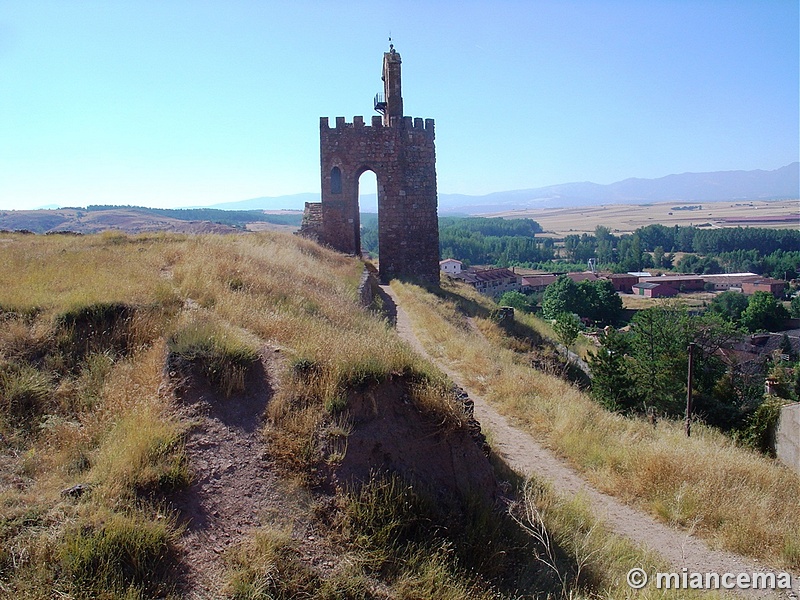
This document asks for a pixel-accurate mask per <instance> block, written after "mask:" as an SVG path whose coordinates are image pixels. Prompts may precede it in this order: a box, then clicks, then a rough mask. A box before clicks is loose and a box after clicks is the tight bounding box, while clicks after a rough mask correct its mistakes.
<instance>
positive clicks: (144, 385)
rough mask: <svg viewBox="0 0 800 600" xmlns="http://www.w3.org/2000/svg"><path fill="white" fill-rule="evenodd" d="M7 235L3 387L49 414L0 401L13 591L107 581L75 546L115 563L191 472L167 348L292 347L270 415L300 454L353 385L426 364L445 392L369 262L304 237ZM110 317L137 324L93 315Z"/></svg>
mask: <svg viewBox="0 0 800 600" xmlns="http://www.w3.org/2000/svg"><path fill="white" fill-rule="evenodd" d="M2 240H3V241H2V243H1V244H0V253H2V260H0V322H2V327H0V379H2V377H6V379H7V380H8V382H10V383H8V382H5V383H4V382H3V381H0V395H2V394H4V393H5V392H4V389H5V388H4V387H3V386H4V385H6V383H8V385H9V386H10V385H12V384H13V385H15V386H16V387H15V388H14V389H15V390H17V389H19V390H20V392H19V393H17V392H16V391H15V392H14V393H15V394H17V395H16V396H15V397H19V398H22V399H23V400H25V402H27V403H28V404H27V405H24V406H23V408H25V407H27V406H28V405H30V407H31V408H35V409H36V412H31V413H30V414H28V415H27V416H28V419H27V420H28V423H27V424H26V426H25V427H24V428H20V426H19V424H18V423H16V422H9V423H6V422H5V421H4V417H5V414H4V413H3V411H0V435H2V436H3V438H2V440H0V462H1V463H2V464H1V465H0V466H2V467H3V473H2V475H1V477H2V479H0V490H1V491H0V586H5V587H2V588H0V589H2V591H3V592H6V591H8V590H14V591H15V592H17V593H18V595H20V596H21V597H30V598H39V597H41V598H44V597H50V592H51V591H52V589H53V586H54V585H56V584H55V583H54V582H55V581H56V580H58V578H59V577H62V578H63V577H64V576H65V575H64V571H60V570H59V564H62V563H64V561H66V563H69V564H70V565H72V567H70V570H69V572H71V573H73V575H74V577H73V580H72V581H71V582H70V581H67V580H59V581H61V583H59V584H58V585H60V586H61V588H59V589H65V590H67V591H69V590H70V589H73V588H71V587H70V586H78V585H84V584H86V585H94V584H92V583H91V582H88V583H87V582H86V581H84V580H83V579H81V578H84V577H91V576H92V573H91V569H89V570H88V571H86V570H83V569H82V567H81V568H80V569H79V568H78V567H79V566H80V565H79V563H80V561H78V562H75V561H74V560H72V559H73V558H75V556H74V555H75V553H81V555H82V556H86V557H93V556H96V557H99V558H97V560H101V561H102V560H104V559H103V558H102V556H101V554H102V553H103V552H113V551H114V549H113V548H111V547H110V546H108V545H107V540H108V539H114V540H119V542H120V543H121V544H125V543H128V542H131V543H135V540H133V539H132V538H131V532H135V531H136V527H135V523H139V522H146V521H148V520H152V519H153V518H155V515H156V514H158V511H164V510H165V509H164V508H163V507H162V506H160V505H159V504H158V499H159V498H161V499H163V498H164V494H165V493H167V492H169V490H170V489H172V488H173V487H175V486H180V485H182V484H185V483H186V481H187V480H188V479H189V477H190V476H191V473H190V471H189V465H187V461H186V458H185V454H184V449H183V443H182V439H183V435H184V433H185V431H186V429H187V426H188V425H187V423H185V422H183V421H182V420H181V418H180V414H179V411H178V410H177V407H176V406H175V404H174V402H173V399H172V397H171V395H170V394H169V393H166V394H165V391H166V392H168V391H169V389H168V387H166V388H165V387H164V385H163V384H164V365H165V360H166V356H167V353H168V349H167V345H168V342H169V343H170V344H172V345H173V346H174V347H175V348H178V349H180V348H183V349H186V348H189V349H191V348H194V347H195V346H197V347H200V346H202V347H203V348H211V350H213V351H219V352H221V353H223V354H225V353H228V354H230V353H233V354H236V355H237V356H238V355H239V354H242V352H244V354H246V355H247V357H252V356H254V355H255V354H254V352H255V350H256V349H259V348H261V347H263V346H265V345H270V346H272V347H276V348H279V349H280V350H281V352H280V354H279V355H280V356H281V357H286V359H285V365H286V366H287V367H288V368H287V369H286V372H285V373H284V374H283V376H285V378H286V386H285V390H286V391H285V392H284V393H282V394H281V395H280V396H279V397H277V398H275V399H274V400H273V402H272V403H271V410H272V411H273V413H272V414H273V417H274V416H275V415H279V414H280V413H281V411H283V412H284V414H286V415H288V416H289V418H287V419H285V420H284V422H282V423H280V424H279V426H278V427H276V428H275V430H276V431H277V432H278V433H277V435H278V436H279V437H280V438H281V439H282V440H283V441H284V442H285V443H288V442H289V441H291V439H292V438H293V437H295V438H296V441H297V440H299V441H300V445H301V450H303V448H302V445H303V443H304V440H305V441H306V442H310V445H306V447H305V448H304V451H306V452H308V453H312V454H313V453H318V452H319V449H318V448H317V447H316V446H315V445H314V442H315V440H316V437H315V436H316V434H317V433H318V431H320V430H322V429H324V428H325V427H328V426H336V424H337V423H336V416H335V414H334V413H335V412H336V410H340V409H341V408H342V406H341V403H342V402H343V401H344V400H343V399H344V398H346V394H345V392H346V391H347V389H348V387H349V386H352V385H356V384H359V383H362V382H369V381H372V380H376V379H380V378H382V377H386V376H387V375H388V374H390V373H415V374H416V376H417V377H419V378H420V380H421V381H422V380H426V379H430V381H431V382H432V386H431V387H430V388H428V387H426V386H423V388H422V389H421V390H420V393H419V394H417V395H418V396H419V400H420V402H421V403H424V404H425V403H427V404H429V405H431V406H434V405H436V404H437V402H441V401H442V399H441V394H440V392H441V388H440V386H441V384H442V381H441V380H440V379H437V377H436V376H435V375H434V373H433V370H432V369H431V368H430V366H429V365H427V364H426V363H424V361H422V360H421V359H420V358H419V357H417V356H416V355H415V354H414V353H413V352H412V351H411V350H410V349H409V348H408V347H407V346H406V345H405V344H404V343H403V342H401V341H400V340H399V338H398V337H397V336H396V334H395V333H394V332H393V330H392V329H391V327H389V325H388V324H387V323H386V322H385V321H384V320H381V319H380V318H377V317H376V316H375V315H373V314H371V313H370V312H369V311H366V310H363V309H361V308H360V307H359V306H358V304H357V291H356V290H357V285H358V282H359V279H360V276H361V271H362V269H363V265H362V264H361V263H360V261H358V260H356V259H355V258H352V257H346V256H342V255H339V254H336V253H334V252H331V251H328V250H325V249H323V248H321V247H319V246H318V245H316V244H314V243H312V242H309V241H307V240H303V239H300V238H296V237H294V236H289V235H285V234H281V233H270V232H265V233H260V234H248V235H235V236H197V237H189V236H174V235H140V236H127V235H124V234H117V233H108V234H103V235H99V236H83V237H67V236H48V237H42V236H28V235H19V234H14V235H5V236H3V238H2ZM106 309H108V310H106ZM114 311H118V312H120V314H123V313H124V315H126V316H125V319H124V323H123V322H122V321H119V322H117V321H113V324H112V325H109V324H108V323H100V324H97V323H94V322H92V323H90V324H88V325H87V324H86V323H83V324H81V321H80V319H81V318H84V317H87V318H90V319H91V318H94V316H98V318H101V317H102V318H104V317H103V315H105V314H106V312H110V314H112V315H113V314H115V313H114ZM65 315H66V317H65ZM72 323H79V324H78V325H73V324H72ZM123 325H124V328H123ZM87 336H88V337H87ZM92 336H94V337H92ZM90 338H91V339H90ZM211 338H213V339H211ZM220 348H221V350H220ZM170 349H172V346H170ZM240 350H241V351H242V352H240ZM187 352H188V350H187ZM295 364H309V365H313V368H314V373H315V378H314V381H313V382H310V383H311V384H310V385H301V384H300V383H297V382H294V381H293V369H292V365H295ZM6 371H7V372H8V373H6ZM4 373H5V375H4ZM240 375H241V373H240V372H238V371H236V372H234V373H233V374H232V377H231V378H229V379H230V381H229V382H228V383H230V384H231V386H232V388H231V389H233V388H236V387H241V383H242V381H241V379H242V378H241V377H240ZM12 376H13V380H12ZM295 384H296V385H295ZM21 406H22V405H21ZM0 408H2V403H0ZM439 408H441V406H440V407H439ZM7 434H10V435H7ZM15 455H19V457H18V458H15ZM12 481H24V485H21V486H19V487H15V486H14V485H11V482H12ZM76 483H86V484H90V485H91V491H90V492H88V493H86V494H85V495H84V496H83V497H82V498H81V499H80V500H79V501H75V500H73V499H71V498H68V497H64V496H62V494H61V491H62V490H63V489H65V488H68V487H70V486H72V485H74V484H76ZM150 499H152V501H151V500H150ZM154 502H155V504H154ZM26 523H33V524H34V525H30V526H29V525H26ZM131 524H134V526H132V525H131ZM164 524H165V526H166V529H167V530H168V529H170V528H173V529H174V523H171V522H169V521H168V520H167V521H166V522H165V523H164ZM112 529H115V531H112ZM92 532H95V533H92ZM84 533H86V535H84ZM167 534H168V535H167ZM173 534H174V531H172V532H171V533H170V532H169V531H167V532H166V534H165V535H167V537H166V538H163V539H167V538H169V537H170V536H172V535H173ZM104 540H105V541H104ZM159 543H160V542H159ZM154 548H155V546H154ZM160 548H161V549H160V550H158V551H159V552H160V551H162V550H163V547H160ZM97 553H100V554H97ZM20 557H25V559H24V560H21V559H20ZM8 561H10V562H8ZM7 564H12V565H18V566H14V567H13V569H12V570H11V571H8V570H7V568H6V565H7ZM80 564H83V563H80ZM73 567H74V568H73ZM117 575H118V573H116V572H115V573H110V574H106V575H103V577H111V578H114V577H117ZM79 579H80V581H82V582H83V583H79ZM95 583H97V582H95ZM98 585H99V584H98ZM137 585H138V584H137ZM75 589H77V588H75ZM87 589H88V588H87ZM137 589H139V588H137ZM141 589H144V588H141ZM135 591H136V590H134V592H135ZM140 591H141V590H140ZM108 597H109V598H115V597H123V595H122V594H117V593H116V592H113V593H111V592H109V595H108Z"/></svg>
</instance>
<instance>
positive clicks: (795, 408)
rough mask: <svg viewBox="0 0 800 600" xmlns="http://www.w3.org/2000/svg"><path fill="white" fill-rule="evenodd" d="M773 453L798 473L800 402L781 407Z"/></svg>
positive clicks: (799, 457)
mask: <svg viewBox="0 0 800 600" xmlns="http://www.w3.org/2000/svg"><path fill="white" fill-rule="evenodd" d="M775 453H776V454H777V456H778V460H780V461H781V462H782V463H783V464H785V465H786V466H788V467H790V468H791V469H794V471H795V472H797V473H800V403H794V404H788V405H786V406H783V407H781V416H780V420H779V421H778V427H777V430H776V431H775Z"/></svg>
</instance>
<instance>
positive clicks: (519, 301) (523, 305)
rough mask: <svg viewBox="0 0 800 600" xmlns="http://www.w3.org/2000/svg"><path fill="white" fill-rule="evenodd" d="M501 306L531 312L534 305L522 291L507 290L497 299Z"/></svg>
mask: <svg viewBox="0 0 800 600" xmlns="http://www.w3.org/2000/svg"><path fill="white" fill-rule="evenodd" d="M497 303H498V304H499V305H500V306H511V307H513V308H515V309H517V310H521V311H522V312H526V313H529V312H531V311H532V310H533V308H534V305H533V304H532V303H531V300H530V298H528V296H526V295H525V294H523V293H522V292H513V291H512V292H506V293H505V294H503V295H502V296H500V299H499V300H498V301H497Z"/></svg>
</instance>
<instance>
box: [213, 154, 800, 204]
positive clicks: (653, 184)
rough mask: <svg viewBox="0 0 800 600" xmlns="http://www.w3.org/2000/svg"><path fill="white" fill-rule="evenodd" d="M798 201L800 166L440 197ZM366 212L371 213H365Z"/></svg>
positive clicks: (469, 200) (468, 200)
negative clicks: (772, 169)
mask: <svg viewBox="0 0 800 600" xmlns="http://www.w3.org/2000/svg"><path fill="white" fill-rule="evenodd" d="M794 198H800V162H794V163H791V164H789V165H786V166H785V167H781V168H780V169H775V170H774V171H764V170H760V169H758V170H754V171H715V172H710V173H682V174H679V175H667V176H666V177H659V178H657V179H639V178H631V179H624V180H622V181H617V182H615V183H610V184H606V185H602V184H598V183H591V182H588V181H584V182H576V183H562V184H558V185H550V186H546V187H540V188H532V189H525V190H512V191H505V192H494V193H491V194H485V195H482V196H469V195H464V194H439V212H440V213H441V214H481V213H491V212H501V211H509V210H520V209H530V208H555V207H569V206H596V205H601V204H649V203H655V202H672V201H674V202H717V201H731V200H751V201H752V200H774V199H794ZM318 201H319V194H313V193H306V194H293V195H290V196H277V197H262V198H252V199H250V200H242V201H239V202H226V203H223V204H215V205H212V206H210V207H208V208H220V209H226V210H253V209H264V210H279V209H294V210H302V209H303V207H304V205H305V203H306V202H318ZM361 203H362V205H365V206H374V205H375V194H371V195H370V194H365V195H363V196H362V197H361ZM367 210H368V209H367Z"/></svg>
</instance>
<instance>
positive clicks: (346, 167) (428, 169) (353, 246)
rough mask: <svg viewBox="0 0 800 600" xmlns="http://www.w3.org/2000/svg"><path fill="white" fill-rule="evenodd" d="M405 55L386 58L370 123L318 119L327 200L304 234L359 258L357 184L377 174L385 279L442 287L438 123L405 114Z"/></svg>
mask: <svg viewBox="0 0 800 600" xmlns="http://www.w3.org/2000/svg"><path fill="white" fill-rule="evenodd" d="M400 64H401V61H400V54H399V53H398V52H397V51H396V50H395V49H394V47H393V46H392V45H390V46H389V52H385V53H384V55H383V94H378V95H377V96H375V110H376V111H378V112H379V113H381V116H378V115H376V116H374V117H372V121H371V124H370V125H366V124H365V123H364V118H363V117H353V122H352V123H346V122H345V119H344V117H336V126H335V127H330V125H329V124H328V118H327V117H322V118H321V119H320V132H319V138H320V167H321V176H322V202H321V205H320V204H317V203H308V204H307V205H306V217H305V219H304V227H303V228H302V229H301V232H303V233H307V234H312V235H314V236H316V237H317V238H318V239H319V241H320V242H322V243H324V244H327V245H329V246H331V247H332V248H334V249H336V250H339V251H340V252H345V253H347V254H354V255H360V253H361V227H360V220H359V208H358V179H359V177H360V176H361V175H362V174H363V173H364V171H372V172H373V173H375V177H376V179H377V182H378V238H379V241H378V252H379V254H380V257H379V265H380V266H379V270H380V278H381V281H383V282H388V281H389V280H390V279H393V278H402V279H416V280H420V281H424V282H426V283H428V284H434V285H438V282H439V224H438V215H437V196H436V149H435V147H434V132H433V129H434V127H433V119H425V120H424V122H423V120H422V119H420V118H415V119H412V118H411V117H406V116H404V115H403V95H402V89H401V84H400Z"/></svg>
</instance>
